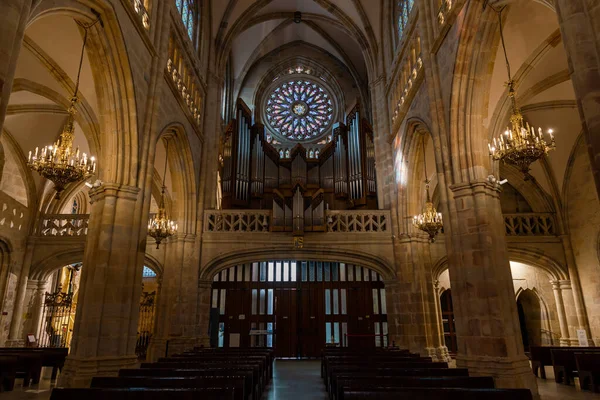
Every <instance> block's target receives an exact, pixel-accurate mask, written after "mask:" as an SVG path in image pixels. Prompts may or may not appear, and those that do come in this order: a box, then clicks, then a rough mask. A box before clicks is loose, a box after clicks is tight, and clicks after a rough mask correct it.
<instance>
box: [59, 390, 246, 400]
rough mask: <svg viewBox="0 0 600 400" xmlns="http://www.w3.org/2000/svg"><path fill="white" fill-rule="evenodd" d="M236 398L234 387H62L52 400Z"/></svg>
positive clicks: (196, 399)
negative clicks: (139, 388) (138, 388)
mask: <svg viewBox="0 0 600 400" xmlns="http://www.w3.org/2000/svg"><path fill="white" fill-rule="evenodd" d="M165 399H168V400H199V399H202V400H234V399H235V389H234V388H203V389H143V390H137V389H135V390H129V389H99V388H89V389H73V388H68V389H62V388H60V389H59V388H57V389H53V390H52V394H51V395H50V400H165Z"/></svg>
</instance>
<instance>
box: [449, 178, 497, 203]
mask: <svg viewBox="0 0 600 400" xmlns="http://www.w3.org/2000/svg"><path fill="white" fill-rule="evenodd" d="M450 190H451V191H452V193H453V194H454V198H455V199H457V198H460V197H467V196H473V195H476V194H487V195H489V196H494V197H500V185H498V184H497V183H493V182H490V181H489V180H488V179H482V180H477V181H471V182H461V183H455V184H453V185H450Z"/></svg>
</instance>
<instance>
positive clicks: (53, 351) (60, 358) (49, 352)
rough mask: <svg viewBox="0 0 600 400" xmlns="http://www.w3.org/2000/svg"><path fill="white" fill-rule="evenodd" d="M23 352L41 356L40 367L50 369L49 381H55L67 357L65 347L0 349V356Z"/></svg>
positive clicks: (67, 351)
mask: <svg viewBox="0 0 600 400" xmlns="http://www.w3.org/2000/svg"><path fill="white" fill-rule="evenodd" d="M6 352H9V353H15V352H25V353H34V354H38V353H39V354H41V356H42V366H43V367H51V368H52V376H51V378H50V379H51V380H53V381H54V380H56V375H57V373H58V372H59V371H62V368H63V367H64V366H65V359H66V358H67V355H69V349H68V348H66V347H33V348H31V347H0V355H2V354H3V353H6Z"/></svg>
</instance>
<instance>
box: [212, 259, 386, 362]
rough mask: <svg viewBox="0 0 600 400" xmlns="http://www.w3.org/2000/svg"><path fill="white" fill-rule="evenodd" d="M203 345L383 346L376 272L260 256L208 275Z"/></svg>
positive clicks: (278, 349) (312, 352) (278, 348)
mask: <svg viewBox="0 0 600 400" xmlns="http://www.w3.org/2000/svg"><path fill="white" fill-rule="evenodd" d="M213 280H214V282H213V285H212V296H211V318H210V320H211V345H214V346H218V347H273V348H275V354H276V356H278V357H318V356H320V354H321V350H322V348H323V347H325V346H326V345H330V346H363V347H364V346H372V347H376V346H377V347H381V346H387V345H388V340H387V337H388V336H387V334H388V326H387V306H386V297H385V288H384V284H383V281H382V279H381V276H380V275H379V274H378V273H377V272H375V271H373V270H371V269H368V268H365V267H362V266H358V265H353V264H346V263H341V262H321V261H302V260H288V261H262V262H253V263H248V264H241V265H236V266H233V267H230V268H228V269H225V270H222V271H221V272H219V273H217V274H216V275H215V276H214V279H213Z"/></svg>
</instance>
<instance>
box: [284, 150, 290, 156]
mask: <svg viewBox="0 0 600 400" xmlns="http://www.w3.org/2000/svg"><path fill="white" fill-rule="evenodd" d="M285 158H290V149H286V150H285Z"/></svg>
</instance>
